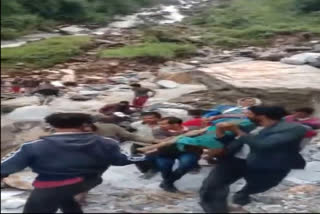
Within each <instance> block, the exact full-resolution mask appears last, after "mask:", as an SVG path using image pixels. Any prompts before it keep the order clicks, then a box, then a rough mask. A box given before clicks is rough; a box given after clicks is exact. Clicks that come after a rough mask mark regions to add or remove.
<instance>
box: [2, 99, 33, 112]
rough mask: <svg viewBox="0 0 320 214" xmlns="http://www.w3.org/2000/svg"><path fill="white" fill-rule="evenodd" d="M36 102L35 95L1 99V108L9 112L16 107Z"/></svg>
mask: <svg viewBox="0 0 320 214" xmlns="http://www.w3.org/2000/svg"><path fill="white" fill-rule="evenodd" d="M38 104H39V98H38V97H36V96H30V97H17V98H15V99H11V100H5V101H1V109H5V111H6V112H11V111H13V110H15V109H16V108H20V107H24V106H30V105H38Z"/></svg>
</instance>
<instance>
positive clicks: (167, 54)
mask: <svg viewBox="0 0 320 214" xmlns="http://www.w3.org/2000/svg"><path fill="white" fill-rule="evenodd" d="M195 50H196V48H195V47H194V46H193V45H189V44H178V43H164V42H159V43H144V44H139V45H129V46H126V47H122V48H116V49H107V50H101V51H100V53H99V56H100V57H105V58H138V57H151V58H162V59H171V58H174V57H178V56H183V55H188V54H192V53H194V52H195Z"/></svg>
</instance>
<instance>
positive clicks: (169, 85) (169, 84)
mask: <svg viewBox="0 0 320 214" xmlns="http://www.w3.org/2000/svg"><path fill="white" fill-rule="evenodd" d="M157 84H158V85H159V86H160V87H161V88H167V89H173V88H177V87H178V84H177V83H176V82H174V81H171V80H160V81H158V82H157Z"/></svg>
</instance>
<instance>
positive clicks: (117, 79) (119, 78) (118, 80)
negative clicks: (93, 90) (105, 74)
mask: <svg viewBox="0 0 320 214" xmlns="http://www.w3.org/2000/svg"><path fill="white" fill-rule="evenodd" d="M108 80H110V81H112V82H114V83H117V84H129V83H130V80H129V79H128V78H127V77H122V76H116V77H109V78H108Z"/></svg>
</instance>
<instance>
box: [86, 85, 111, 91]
mask: <svg viewBox="0 0 320 214" xmlns="http://www.w3.org/2000/svg"><path fill="white" fill-rule="evenodd" d="M85 87H86V88H88V89H90V90H94V91H106V90H108V89H110V88H111V87H112V86H110V85H87V86H85Z"/></svg>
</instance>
